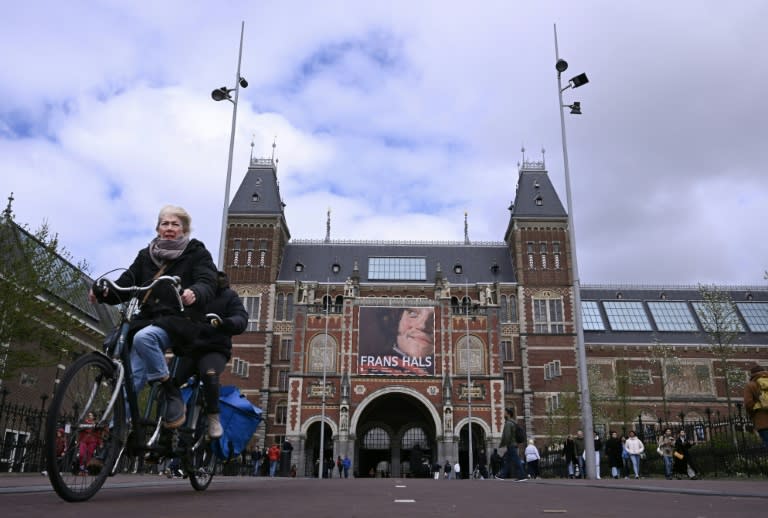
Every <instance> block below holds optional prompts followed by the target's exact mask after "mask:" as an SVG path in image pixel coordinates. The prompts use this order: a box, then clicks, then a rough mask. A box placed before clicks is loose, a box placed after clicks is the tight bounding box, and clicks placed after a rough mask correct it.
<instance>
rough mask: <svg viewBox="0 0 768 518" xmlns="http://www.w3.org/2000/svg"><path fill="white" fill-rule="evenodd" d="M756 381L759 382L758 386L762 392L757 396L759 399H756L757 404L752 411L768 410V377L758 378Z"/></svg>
mask: <svg viewBox="0 0 768 518" xmlns="http://www.w3.org/2000/svg"><path fill="white" fill-rule="evenodd" d="M755 383H757V387H758V389H760V394H759V395H758V397H757V401H755V406H753V407H752V411H753V412H754V411H755V410H760V409H763V410H768V377H765V376H763V377H761V378H757V379H756V380H755Z"/></svg>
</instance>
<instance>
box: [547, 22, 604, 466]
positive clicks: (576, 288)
mask: <svg viewBox="0 0 768 518" xmlns="http://www.w3.org/2000/svg"><path fill="white" fill-rule="evenodd" d="M555 69H556V70H557V98H558V101H559V102H558V104H559V106H560V132H561V134H562V140H563V171H564V173H565V195H566V204H567V206H568V239H569V240H570V242H571V261H572V268H573V325H574V328H575V331H576V353H577V361H578V367H579V390H580V391H581V426H582V428H583V429H584V436H585V440H584V456H585V459H584V462H585V466H586V468H587V469H586V471H587V478H589V479H595V478H596V473H595V466H596V463H595V442H594V426H593V425H592V401H591V396H590V390H589V377H588V375H587V353H586V347H585V346H584V328H583V326H582V322H581V285H580V281H579V265H578V261H577V259H576V255H577V254H576V230H575V228H574V221H573V202H572V199H571V178H570V173H569V171H568V146H567V144H566V140H565V112H564V111H563V108H565V107H566V106H567V107H568V108H570V109H571V113H572V114H573V115H581V103H580V102H578V101H577V102H574V103H573V104H570V105H565V104H563V91H565V90H567V89H568V88H578V87H580V86H582V85H584V84H586V83H587V82H589V79H587V74H579V75H577V76H574V77H572V78H571V79H570V80H569V81H568V84H567V85H566V86H565V87H563V84H562V80H561V77H560V76H561V74H562V73H563V72H565V71H566V70H567V69H568V63H567V62H566V61H565V60H563V59H560V54H559V51H558V48H557V25H555Z"/></svg>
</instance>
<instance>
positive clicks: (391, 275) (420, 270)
mask: <svg viewBox="0 0 768 518" xmlns="http://www.w3.org/2000/svg"><path fill="white" fill-rule="evenodd" d="M426 279H427V261H426V259H425V258H424V257H369V258H368V280H369V281H424V280H426Z"/></svg>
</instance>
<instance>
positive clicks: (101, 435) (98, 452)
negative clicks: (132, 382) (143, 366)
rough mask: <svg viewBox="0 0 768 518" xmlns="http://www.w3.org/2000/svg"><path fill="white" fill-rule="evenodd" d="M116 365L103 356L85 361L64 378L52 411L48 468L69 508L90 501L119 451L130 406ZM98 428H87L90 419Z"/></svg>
mask: <svg viewBox="0 0 768 518" xmlns="http://www.w3.org/2000/svg"><path fill="white" fill-rule="evenodd" d="M116 384H117V371H116V369H115V367H114V365H113V364H112V362H111V361H110V360H109V359H108V358H107V357H105V356H103V355H101V354H99V353H91V354H87V355H84V356H82V357H80V358H79V359H78V360H77V361H75V362H74V363H73V364H72V365H71V366H70V367H69V368H68V369H67V371H66V372H65V373H64V376H63V378H62V379H61V381H60V382H59V385H58V387H57V389H56V392H55V393H54V396H53V401H51V405H50V407H48V417H47V419H46V423H45V439H46V451H45V453H46V467H47V471H48V478H49V480H50V481H51V485H52V486H53V489H54V490H55V491H56V493H57V494H58V495H59V496H60V497H61V498H63V499H64V500H66V501H68V502H81V501H84V500H88V499H89V498H91V497H92V496H93V495H95V494H96V492H97V491H98V490H99V489H100V488H101V486H102V485H103V484H104V481H105V480H106V478H107V476H109V474H110V472H111V470H112V468H113V466H114V463H115V459H116V457H117V454H118V452H119V450H120V445H121V442H122V441H121V432H122V426H123V423H124V422H125V403H124V400H123V394H122V391H120V392H119V393H118V397H117V400H116V401H115V404H114V405H113V407H112V410H111V413H109V414H107V415H105V413H106V412H107V411H108V406H109V401H110V399H111V398H112V395H113V393H114V391H115V387H116ZM89 413H92V414H93V415H94V416H95V423H92V422H86V418H87V417H88V414H89Z"/></svg>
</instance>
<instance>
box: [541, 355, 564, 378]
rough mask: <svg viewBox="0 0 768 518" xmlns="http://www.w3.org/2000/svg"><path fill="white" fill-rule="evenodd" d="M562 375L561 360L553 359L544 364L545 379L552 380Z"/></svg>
mask: <svg viewBox="0 0 768 518" xmlns="http://www.w3.org/2000/svg"><path fill="white" fill-rule="evenodd" d="M560 376H562V373H561V372H560V360H553V361H551V362H549V363H546V364H544V379H545V380H551V379H555V378H559V377H560Z"/></svg>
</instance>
